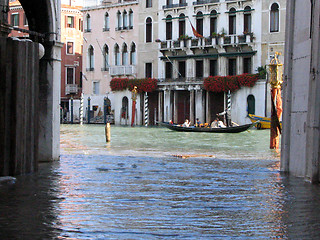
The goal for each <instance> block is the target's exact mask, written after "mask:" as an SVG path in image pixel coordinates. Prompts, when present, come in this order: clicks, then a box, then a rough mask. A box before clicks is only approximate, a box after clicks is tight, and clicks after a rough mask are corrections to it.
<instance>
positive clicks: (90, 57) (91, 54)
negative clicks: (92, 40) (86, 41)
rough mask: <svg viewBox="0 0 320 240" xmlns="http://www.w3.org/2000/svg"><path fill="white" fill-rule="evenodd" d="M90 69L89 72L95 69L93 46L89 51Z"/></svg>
mask: <svg viewBox="0 0 320 240" xmlns="http://www.w3.org/2000/svg"><path fill="white" fill-rule="evenodd" d="M88 68H89V69H88V70H89V71H93V69H94V49H93V47H92V46H90V47H89V49H88Z"/></svg>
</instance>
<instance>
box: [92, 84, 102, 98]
mask: <svg viewBox="0 0 320 240" xmlns="http://www.w3.org/2000/svg"><path fill="white" fill-rule="evenodd" d="M99 87H100V82H93V94H96V95H98V94H99Z"/></svg>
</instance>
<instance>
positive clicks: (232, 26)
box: [229, 8, 237, 34]
mask: <svg viewBox="0 0 320 240" xmlns="http://www.w3.org/2000/svg"><path fill="white" fill-rule="evenodd" d="M236 32H237V30H236V9H235V8H231V9H230V11H229V34H236Z"/></svg>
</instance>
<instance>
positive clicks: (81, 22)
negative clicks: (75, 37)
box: [79, 19, 83, 32]
mask: <svg viewBox="0 0 320 240" xmlns="http://www.w3.org/2000/svg"><path fill="white" fill-rule="evenodd" d="M79 31H81V32H82V31H83V21H82V19H79Z"/></svg>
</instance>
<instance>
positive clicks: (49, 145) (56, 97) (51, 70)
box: [39, 41, 63, 162]
mask: <svg viewBox="0 0 320 240" xmlns="http://www.w3.org/2000/svg"><path fill="white" fill-rule="evenodd" d="M44 46H45V56H44V57H43V58H42V59H41V61H40V74H39V75H40V83H39V88H40V94H39V122H40V126H39V161H40V162H41V161H43V162H47V161H54V160H59V158H60V122H59V118H60V116H59V114H60V105H59V103H60V84H61V48H62V46H63V44H62V43H58V42H54V41H50V42H46V43H45V44H44Z"/></svg>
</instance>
